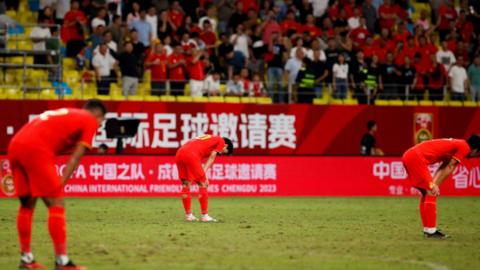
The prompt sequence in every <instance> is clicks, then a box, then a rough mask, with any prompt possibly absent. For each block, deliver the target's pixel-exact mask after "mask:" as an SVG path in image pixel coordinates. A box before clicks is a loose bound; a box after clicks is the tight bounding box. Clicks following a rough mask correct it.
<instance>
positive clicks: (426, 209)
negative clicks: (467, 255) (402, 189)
mask: <svg viewBox="0 0 480 270" xmlns="http://www.w3.org/2000/svg"><path fill="white" fill-rule="evenodd" d="M479 154H480V136H478V135H472V136H471V137H470V138H469V139H468V140H467V141H465V140H457V139H437V140H430V141H425V142H423V143H420V144H418V145H415V146H413V147H412V148H410V149H408V150H407V151H406V152H405V154H403V164H404V166H405V168H406V170H407V173H408V178H409V180H410V184H411V185H412V186H413V187H415V188H416V189H418V190H419V191H420V192H421V193H422V197H421V198H420V216H421V218H422V224H423V233H424V235H425V237H428V238H444V237H446V235H445V234H443V233H442V232H440V231H439V230H437V196H438V195H440V185H441V184H442V183H443V181H445V179H447V177H448V176H449V175H450V174H451V173H452V172H453V170H454V169H455V166H456V165H457V164H459V163H461V162H462V161H463V160H464V159H465V158H467V157H474V156H478V155H479ZM437 162H440V163H441V165H440V167H439V168H438V170H437V171H436V172H435V174H434V175H433V177H432V175H431V174H430V171H429V169H428V165H430V164H434V163H437Z"/></svg>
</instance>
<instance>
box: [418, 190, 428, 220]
mask: <svg viewBox="0 0 480 270" xmlns="http://www.w3.org/2000/svg"><path fill="white" fill-rule="evenodd" d="M418 208H419V209H420V217H421V218H422V225H423V227H427V226H426V225H425V222H426V218H425V196H422V197H420V204H419V206H418Z"/></svg>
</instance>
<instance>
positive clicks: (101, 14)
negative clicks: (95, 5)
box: [91, 8, 107, 29]
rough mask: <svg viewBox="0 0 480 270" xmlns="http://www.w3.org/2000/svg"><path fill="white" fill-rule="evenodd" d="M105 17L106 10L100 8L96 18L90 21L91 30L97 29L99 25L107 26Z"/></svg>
mask: <svg viewBox="0 0 480 270" xmlns="http://www.w3.org/2000/svg"><path fill="white" fill-rule="evenodd" d="M106 16H107V10H106V9H105V8H100V9H99V10H98V13H97V16H96V17H95V18H93V20H92V24H91V26H92V29H95V28H97V26H99V25H103V26H105V27H106V26H107V22H106V21H105V17H106Z"/></svg>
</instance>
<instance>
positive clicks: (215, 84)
mask: <svg viewBox="0 0 480 270" xmlns="http://www.w3.org/2000/svg"><path fill="white" fill-rule="evenodd" d="M203 89H204V90H205V95H207V96H209V97H211V96H220V94H221V93H220V72H218V71H216V70H214V71H213V72H212V74H210V75H208V76H207V78H206V79H205V83H204V86H203Z"/></svg>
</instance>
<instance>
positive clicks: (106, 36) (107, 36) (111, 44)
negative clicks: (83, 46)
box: [93, 31, 118, 58]
mask: <svg viewBox="0 0 480 270" xmlns="http://www.w3.org/2000/svg"><path fill="white" fill-rule="evenodd" d="M102 41H103V43H106V44H107V46H108V52H109V53H110V54H111V55H112V56H113V58H116V57H117V51H118V46H117V43H116V42H115V41H113V36H112V33H111V32H110V31H105V32H103V38H102ZM99 50H100V47H99V46H97V47H96V48H95V49H94V50H93V53H94V54H96V53H98V52H99Z"/></svg>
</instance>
